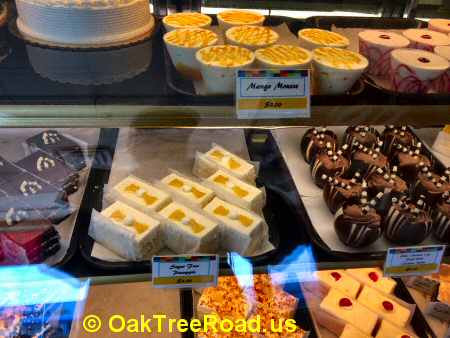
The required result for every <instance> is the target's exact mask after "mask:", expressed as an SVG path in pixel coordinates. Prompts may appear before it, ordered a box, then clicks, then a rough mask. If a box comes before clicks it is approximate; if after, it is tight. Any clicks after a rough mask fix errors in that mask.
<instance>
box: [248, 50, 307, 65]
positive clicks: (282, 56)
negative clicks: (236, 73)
mask: <svg viewBox="0 0 450 338" xmlns="http://www.w3.org/2000/svg"><path fill="white" fill-rule="evenodd" d="M255 58H256V65H257V66H258V67H261V68H266V69H309V68H310V67H311V60H312V54H311V52H310V51H309V50H306V49H304V48H301V47H298V46H291V45H278V44H277V45H273V46H271V47H267V48H261V49H258V50H256V52H255Z"/></svg>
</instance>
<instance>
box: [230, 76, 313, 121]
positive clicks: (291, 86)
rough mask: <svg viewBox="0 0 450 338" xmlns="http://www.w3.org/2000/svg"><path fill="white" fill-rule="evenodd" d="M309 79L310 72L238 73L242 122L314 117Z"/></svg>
mask: <svg viewBox="0 0 450 338" xmlns="http://www.w3.org/2000/svg"><path fill="white" fill-rule="evenodd" d="M309 76H310V75H309V71H308V70H238V71H237V74H236V113H237V116H238V118H240V119H254V118H258V119H281V118H295V117H311V108H310V107H311V104H310V80H309Z"/></svg>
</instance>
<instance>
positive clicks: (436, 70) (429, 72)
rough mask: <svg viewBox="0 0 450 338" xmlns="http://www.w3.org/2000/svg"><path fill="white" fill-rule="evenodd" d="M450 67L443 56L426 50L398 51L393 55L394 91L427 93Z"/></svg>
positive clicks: (392, 83) (392, 75)
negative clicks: (433, 82)
mask: <svg viewBox="0 0 450 338" xmlns="http://www.w3.org/2000/svg"><path fill="white" fill-rule="evenodd" d="M439 34H440V33H439ZM449 66H450V65H449V62H448V61H447V60H446V59H444V58H443V57H442V56H439V55H436V54H434V53H431V52H427V51H425V50H420V49H409V48H405V49H396V50H394V51H392V53H391V85H392V89H393V90H394V91H397V92H402V93H427V92H428V90H429V89H430V88H431V85H432V80H435V79H437V78H438V77H439V76H441V75H442V74H443V73H444V72H445V71H446V70H447V69H448V68H449Z"/></svg>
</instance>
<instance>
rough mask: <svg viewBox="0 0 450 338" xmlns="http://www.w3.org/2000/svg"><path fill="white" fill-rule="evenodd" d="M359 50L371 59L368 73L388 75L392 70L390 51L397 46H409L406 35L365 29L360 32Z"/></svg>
mask: <svg viewBox="0 0 450 338" xmlns="http://www.w3.org/2000/svg"><path fill="white" fill-rule="evenodd" d="M358 37H359V52H360V53H361V54H362V55H364V56H365V57H366V58H367V59H368V60H369V68H367V71H366V72H367V73H368V74H371V75H374V76H381V77H386V76H387V75H388V74H389V70H390V68H389V67H390V55H389V54H390V53H391V51H393V50H394V49H397V48H406V47H408V46H409V40H408V39H407V38H405V37H404V36H402V35H400V34H397V33H392V32H384V31H378V30H365V31H362V32H360V33H358Z"/></svg>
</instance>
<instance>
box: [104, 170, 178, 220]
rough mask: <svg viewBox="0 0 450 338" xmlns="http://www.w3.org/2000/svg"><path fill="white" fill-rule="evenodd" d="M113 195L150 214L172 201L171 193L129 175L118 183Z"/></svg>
mask: <svg viewBox="0 0 450 338" xmlns="http://www.w3.org/2000/svg"><path fill="white" fill-rule="evenodd" d="M112 196H113V198H114V199H116V200H120V201H122V202H124V203H127V204H129V205H130V206H132V207H133V208H136V209H138V210H140V211H142V212H143V213H147V214H150V216H151V215H152V213H153V212H156V211H158V210H161V209H162V208H163V207H165V206H166V205H167V204H169V203H170V201H171V199H170V196H169V194H167V193H166V192H164V191H162V190H160V189H157V188H155V187H154V186H152V185H151V184H148V183H146V182H145V181H143V180H141V179H139V178H137V177H135V176H128V177H126V178H125V179H123V180H122V181H120V182H119V183H117V184H116V185H115V186H114V188H113V190H112Z"/></svg>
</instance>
